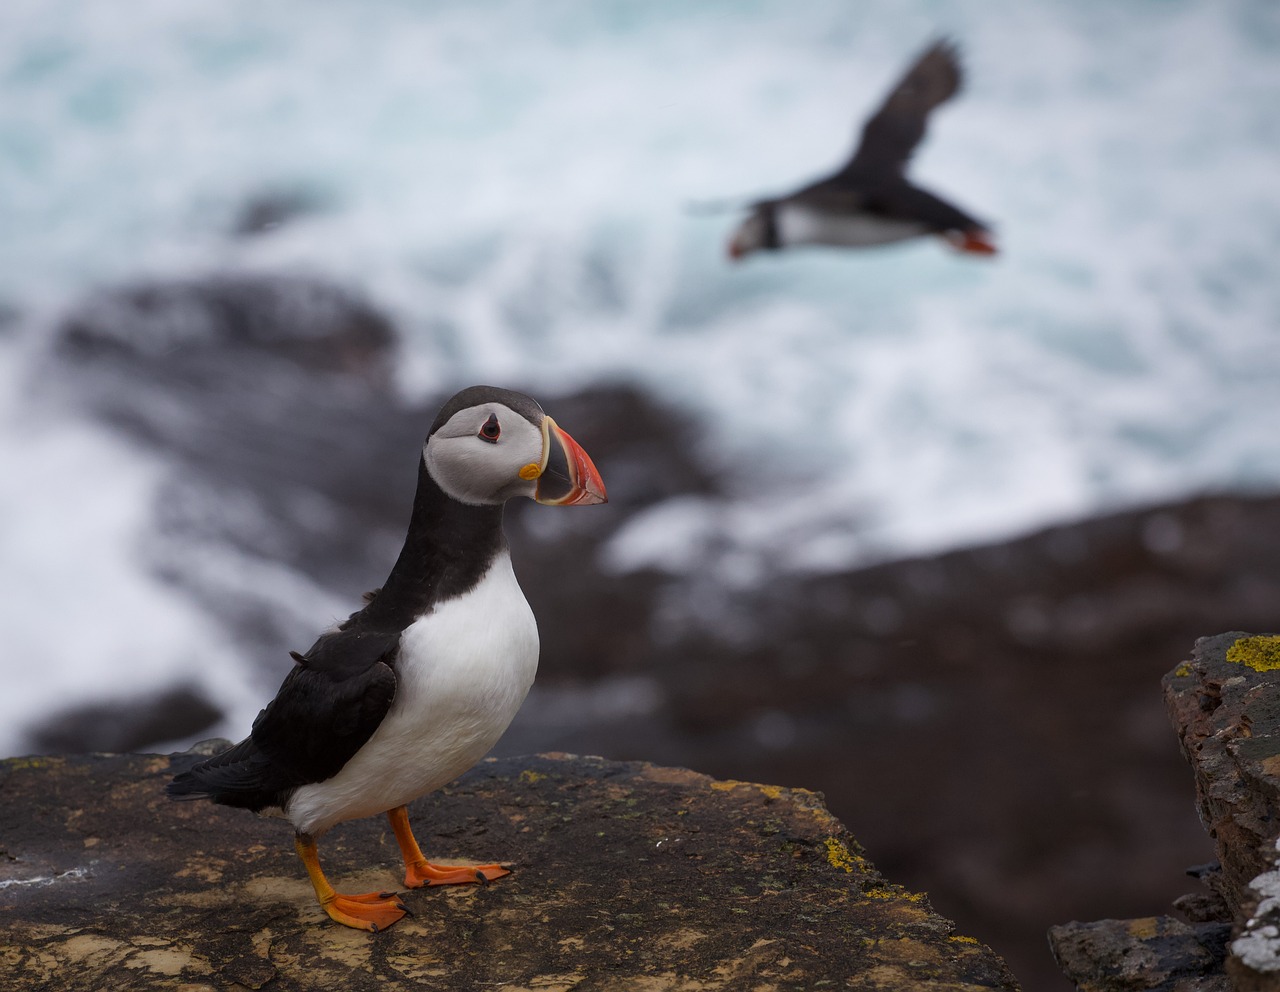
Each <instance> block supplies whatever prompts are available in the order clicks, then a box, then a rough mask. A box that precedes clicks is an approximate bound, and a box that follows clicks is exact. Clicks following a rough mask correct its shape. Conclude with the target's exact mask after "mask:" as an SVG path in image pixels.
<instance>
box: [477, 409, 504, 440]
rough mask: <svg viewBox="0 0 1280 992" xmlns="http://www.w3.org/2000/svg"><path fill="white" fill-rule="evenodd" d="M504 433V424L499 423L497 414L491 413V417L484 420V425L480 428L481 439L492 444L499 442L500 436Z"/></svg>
mask: <svg viewBox="0 0 1280 992" xmlns="http://www.w3.org/2000/svg"><path fill="white" fill-rule="evenodd" d="M501 434H502V425H501V424H499V423H498V418H497V416H496V415H495V414H492V413H491V414H489V419H488V420H486V421H485V422H484V426H483V427H481V428H480V440H482V441H488V442H489V443H490V444H497V443H498V437H499V436H500V435H501Z"/></svg>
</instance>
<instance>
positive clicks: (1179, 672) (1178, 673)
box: [1173, 661, 1191, 679]
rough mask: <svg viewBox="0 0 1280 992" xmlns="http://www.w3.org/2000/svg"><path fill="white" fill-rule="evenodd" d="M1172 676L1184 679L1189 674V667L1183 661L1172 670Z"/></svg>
mask: <svg viewBox="0 0 1280 992" xmlns="http://www.w3.org/2000/svg"><path fill="white" fill-rule="evenodd" d="M1173 674H1174V677H1175V678H1179V679H1185V678H1186V677H1187V676H1188V675H1190V674H1191V666H1190V665H1188V664H1187V663H1186V662H1185V661H1184V662H1183V663H1182V664H1181V665H1179V666H1178V667H1177V668H1175V669H1174V670H1173Z"/></svg>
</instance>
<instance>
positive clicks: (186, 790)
mask: <svg viewBox="0 0 1280 992" xmlns="http://www.w3.org/2000/svg"><path fill="white" fill-rule="evenodd" d="M270 767H271V766H270V762H268V760H267V759H266V757H265V756H264V755H263V754H262V752H261V751H259V750H258V748H257V747H256V746H255V745H254V743H253V739H252V738H245V739H244V740H242V741H241V742H240V743H239V744H236V745H234V746H233V747H229V748H227V749H226V750H225V751H222V752H220V753H219V754H215V755H214V756H213V757H211V758H206V759H204V760H203V761H200V762H198V763H197V764H195V765H192V766H191V767H190V768H188V769H187V770H186V771H183V772H179V773H178V774H177V775H175V776H174V777H173V781H171V782H170V783H169V784H168V785H167V786H165V790H164V791H165V793H166V794H167V795H168V796H169V798H170V799H178V800H188V799H211V800H213V802H215V803H218V804H220V805H223V806H238V807H240V808H242V809H251V810H254V811H255V812H256V811H258V810H260V809H264V808H265V807H267V806H274V805H277V803H278V797H277V790H275V789H273V788H271V787H270V786H269V785H268V783H267V779H268V776H269V772H270Z"/></svg>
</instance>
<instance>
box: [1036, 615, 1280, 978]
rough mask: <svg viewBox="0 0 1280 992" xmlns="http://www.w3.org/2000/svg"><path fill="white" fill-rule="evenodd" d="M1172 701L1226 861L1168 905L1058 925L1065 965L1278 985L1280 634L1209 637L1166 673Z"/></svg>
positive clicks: (1081, 974) (1072, 969) (1204, 813)
mask: <svg viewBox="0 0 1280 992" xmlns="http://www.w3.org/2000/svg"><path fill="white" fill-rule="evenodd" d="M1164 690H1165V701H1166V703H1167V705H1168V707H1169V713H1170V716H1171V718H1172V720H1173V724H1174V728H1175V729H1176V731H1177V736H1178V740H1179V741H1180V743H1181V745H1182V750H1183V753H1184V754H1185V756H1186V758H1187V760H1188V761H1189V762H1190V764H1191V768H1192V772H1193V775H1194V779H1195V792H1196V804H1197V807H1198V809H1199V812H1200V819H1201V821H1202V822H1203V823H1204V825H1205V828H1206V830H1207V831H1208V833H1209V836H1210V837H1211V838H1212V839H1213V842H1214V844H1215V847H1216V849H1217V854H1218V861H1217V862H1216V863H1214V864H1213V865H1208V866H1204V867H1203V868H1201V869H1199V870H1196V871H1195V872H1194V874H1197V875H1198V876H1199V877H1200V878H1201V880H1202V881H1204V882H1205V883H1206V885H1207V886H1208V888H1209V892H1208V893H1200V894H1196V895H1192V896H1187V897H1184V898H1183V899H1180V900H1178V902H1177V904H1176V905H1177V908H1178V909H1179V911H1180V912H1182V913H1183V915H1185V916H1187V917H1188V919H1189V920H1190V924H1189V925H1188V924H1184V923H1181V922H1179V921H1177V920H1174V919H1172V918H1170V917H1157V918H1149V919H1139V920H1104V921H1102V922H1099V923H1088V924H1082V923H1071V924H1067V925H1064V926H1059V927H1054V928H1053V929H1052V930H1051V931H1050V942H1051V944H1052V946H1053V950H1054V954H1055V956H1056V958H1057V959H1058V962H1059V964H1060V965H1061V967H1062V968H1063V971H1064V972H1065V973H1066V974H1067V976H1068V977H1069V978H1071V979H1072V980H1073V981H1074V982H1075V983H1076V985H1077V987H1079V988H1080V989H1083V990H1086V992H1119V990H1144V989H1161V990H1164V989H1171V990H1172V989H1179V988H1181V989H1193V988H1194V989H1202V990H1204V989H1227V988H1233V989H1235V990H1236V992H1261V990H1264V989H1267V990H1272V992H1274V990H1276V989H1280V637H1277V636H1275V635H1265V634H1264V635H1248V634H1244V633H1240V632H1232V633H1227V634H1220V635H1217V636H1215V637H1206V638H1202V639H1201V640H1199V641H1198V642H1197V643H1196V646H1195V651H1194V653H1193V656H1192V658H1191V660H1190V661H1187V662H1184V663H1183V664H1181V665H1179V666H1178V667H1177V668H1175V669H1174V670H1173V671H1172V672H1170V673H1169V674H1168V675H1166V676H1165V679H1164Z"/></svg>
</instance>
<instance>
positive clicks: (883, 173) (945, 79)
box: [833, 40, 962, 180]
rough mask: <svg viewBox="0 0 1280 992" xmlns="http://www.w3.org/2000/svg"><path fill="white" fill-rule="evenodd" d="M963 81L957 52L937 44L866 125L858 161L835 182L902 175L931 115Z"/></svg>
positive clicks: (946, 44)
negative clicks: (841, 179)
mask: <svg viewBox="0 0 1280 992" xmlns="http://www.w3.org/2000/svg"><path fill="white" fill-rule="evenodd" d="M961 79H962V77H961V71H960V62H959V59H958V57H957V53H956V47H955V46H954V45H953V44H952V43H951V42H949V41H946V40H941V41H936V42H934V43H933V44H932V45H931V46H929V48H928V49H927V50H926V51H925V52H924V54H922V55H921V56H920V57H919V58H918V59H916V62H915V64H914V65H913V66H912V67H911V68H910V69H908V70H907V72H906V74H905V75H904V76H903V77H902V79H901V80H899V82H898V85H897V86H895V87H894V88H893V91H892V92H891V93H890V94H889V95H888V96H887V97H886V98H885V101H884V103H883V104H881V105H880V109H879V110H877V111H876V112H875V114H874V116H872V118H871V119H870V120H868V121H867V123H866V124H865V125H864V126H863V128H862V141H861V142H860V143H859V145H858V147H857V149H856V150H855V151H854V153H853V157H852V158H851V159H850V160H849V162H848V164H846V165H845V166H844V168H843V169H841V170H840V171H839V172H838V173H836V176H834V177H833V178H848V179H859V180H862V179H865V178H867V177H881V178H887V177H888V176H890V175H899V176H900V175H901V174H902V172H903V170H904V169H906V166H907V160H908V159H909V158H911V153H912V152H913V151H915V148H916V146H917V145H918V144H920V139H921V138H923V137H924V131H925V123H926V121H927V120H928V118H929V112H930V111H931V110H933V108H934V107H936V106H938V104H940V103H945V102H946V101H947V100H949V99H950V98H951V97H952V96H954V95H955V93H956V92H957V91H958V90H959V89H960V83H961Z"/></svg>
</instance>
